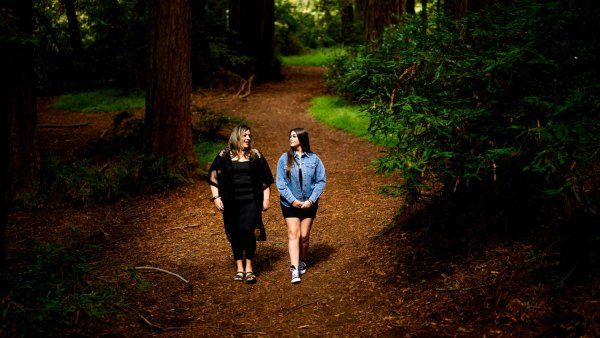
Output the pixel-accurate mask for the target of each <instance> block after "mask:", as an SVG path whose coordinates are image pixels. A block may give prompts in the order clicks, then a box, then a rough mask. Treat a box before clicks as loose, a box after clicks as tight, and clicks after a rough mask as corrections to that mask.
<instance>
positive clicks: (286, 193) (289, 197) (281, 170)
mask: <svg viewBox="0 0 600 338" xmlns="http://www.w3.org/2000/svg"><path fill="white" fill-rule="evenodd" d="M285 167H286V161H285V154H284V156H281V157H280V158H279V161H278V162H277V178H276V179H275V182H276V184H277V190H278V191H279V194H280V195H281V197H283V199H285V200H286V201H287V202H288V203H290V204H293V203H294V201H296V196H294V194H292V192H291V191H290V189H288V187H287V183H286V181H285V177H286V172H285Z"/></svg>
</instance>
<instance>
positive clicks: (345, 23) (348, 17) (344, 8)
mask: <svg viewBox="0 0 600 338" xmlns="http://www.w3.org/2000/svg"><path fill="white" fill-rule="evenodd" d="M340 13H341V15H340V16H341V21H342V22H341V27H342V31H341V35H342V41H343V42H344V43H349V42H352V41H353V40H354V38H355V36H354V7H353V6H352V0H341V1H340Z"/></svg>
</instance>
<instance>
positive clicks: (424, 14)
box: [421, 0, 427, 32]
mask: <svg viewBox="0 0 600 338" xmlns="http://www.w3.org/2000/svg"><path fill="white" fill-rule="evenodd" d="M421 20H422V22H423V32H426V30H427V0H421Z"/></svg>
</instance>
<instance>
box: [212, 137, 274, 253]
mask: <svg viewBox="0 0 600 338" xmlns="http://www.w3.org/2000/svg"><path fill="white" fill-rule="evenodd" d="M213 171H214V172H216V174H217V182H213V181H211V180H210V177H211V175H210V174H211V173H212V172H213ZM208 178H209V184H211V185H214V186H216V187H218V188H219V196H221V199H222V201H223V206H224V210H223V223H224V226H225V233H226V235H227V239H228V240H229V241H230V242H231V245H232V250H233V254H234V259H242V258H241V257H240V252H239V251H240V250H239V249H240V247H242V251H243V252H245V254H246V258H248V259H252V258H253V257H254V251H255V250H256V238H255V237H254V228H255V227H256V226H258V225H259V224H262V205H263V190H264V189H266V188H267V187H268V186H270V185H271V184H272V183H273V182H274V180H273V175H272V174H271V170H270V168H269V164H268V163H267V161H266V159H265V158H264V156H262V154H261V153H260V152H258V151H257V150H253V151H252V153H251V155H250V160H249V161H247V162H234V161H232V160H231V156H230V152H229V149H225V150H223V151H222V152H220V153H219V155H217V157H216V158H215V160H214V161H213V163H212V165H211V167H210V169H209V176H208Z"/></svg>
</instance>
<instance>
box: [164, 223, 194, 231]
mask: <svg viewBox="0 0 600 338" xmlns="http://www.w3.org/2000/svg"><path fill="white" fill-rule="evenodd" d="M197 227H199V225H198V224H186V225H182V226H179V227H173V228H168V229H167V230H185V229H187V228H197Z"/></svg>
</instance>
